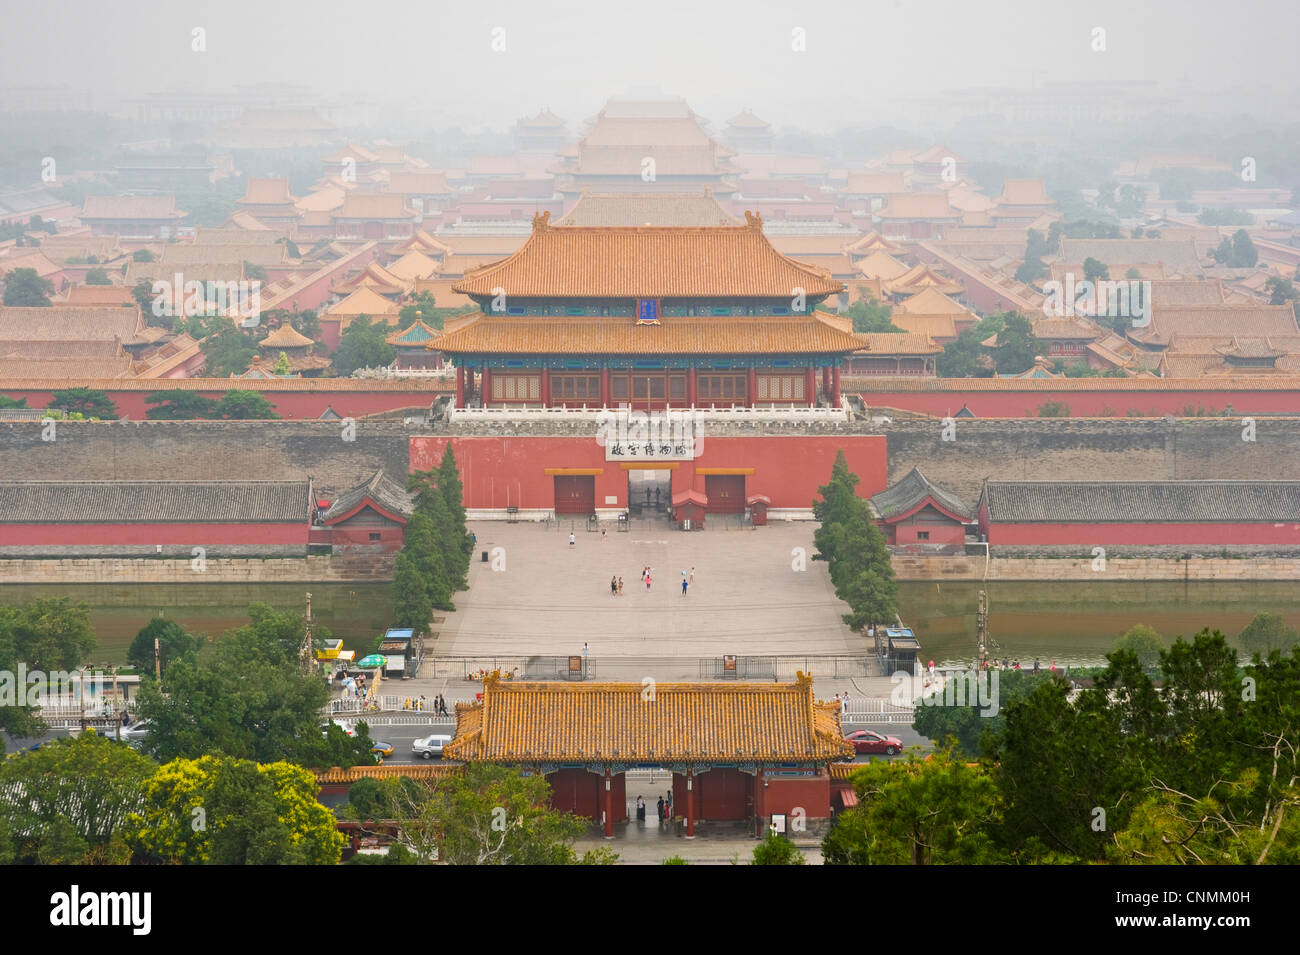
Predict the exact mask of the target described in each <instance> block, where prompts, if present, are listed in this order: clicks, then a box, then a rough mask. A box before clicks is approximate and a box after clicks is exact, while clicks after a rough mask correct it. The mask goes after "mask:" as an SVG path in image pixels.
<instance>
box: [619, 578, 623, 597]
mask: <svg viewBox="0 0 1300 955" xmlns="http://www.w3.org/2000/svg"><path fill="white" fill-rule="evenodd" d="M618 595H619V596H620V597H621V596H623V578H622V577H620V578H619V579H618Z"/></svg>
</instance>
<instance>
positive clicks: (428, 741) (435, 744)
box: [411, 735, 451, 759]
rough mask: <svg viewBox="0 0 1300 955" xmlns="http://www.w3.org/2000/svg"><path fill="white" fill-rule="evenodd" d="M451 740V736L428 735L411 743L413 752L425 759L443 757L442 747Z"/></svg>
mask: <svg viewBox="0 0 1300 955" xmlns="http://www.w3.org/2000/svg"><path fill="white" fill-rule="evenodd" d="M450 742H451V737H450V736H439V735H434V736H426V737H424V738H423V739H417V740H414V741H413V742H412V743H411V752H412V753H413V754H415V755H416V756H420V757H422V758H424V759H433V757H435V756H437V757H438V758H439V759H441V758H442V748H443V747H444V746H446V745H447V744H448V743H450Z"/></svg>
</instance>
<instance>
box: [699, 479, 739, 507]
mask: <svg viewBox="0 0 1300 955" xmlns="http://www.w3.org/2000/svg"><path fill="white" fill-rule="evenodd" d="M704 493H705V494H706V495H708V498H709V513H710V514H741V513H744V510H745V475H743V474H706V475H705V476H704Z"/></svg>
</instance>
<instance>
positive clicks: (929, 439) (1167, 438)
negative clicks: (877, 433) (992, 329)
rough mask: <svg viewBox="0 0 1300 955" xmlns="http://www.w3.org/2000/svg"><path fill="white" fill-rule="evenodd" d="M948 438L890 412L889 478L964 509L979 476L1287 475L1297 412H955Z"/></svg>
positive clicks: (1298, 466) (1299, 474)
mask: <svg viewBox="0 0 1300 955" xmlns="http://www.w3.org/2000/svg"><path fill="white" fill-rule="evenodd" d="M953 424H954V427H955V429H956V430H955V435H954V438H955V439H954V440H952V441H944V440H943V433H942V429H943V424H942V422H941V421H940V420H938V419H931V420H918V419H907V420H904V419H901V418H900V419H896V420H895V421H894V422H893V423H892V424H888V425H885V426H883V428H881V429H880V430H881V431H883V433H884V434H885V436H886V437H887V439H888V441H889V481H890V483H891V484H892V483H893V482H895V481H897V480H899V479H900V478H902V477H903V476H904V475H906V474H907V472H908V471H910V470H911V469H912V468H913V467H919V468H920V469H921V470H922V471H924V472H925V475H926V477H928V478H929V479H930V480H932V481H934V482H935V483H937V484H939V485H940V486H941V487H944V488H947V489H948V490H950V491H952V492H953V493H955V494H957V495H959V496H960V497H962V498H964V499H965V500H966V502H967V503H968V504H969V505H971V506H972V507H974V506H975V504H976V502H977V501H978V499H979V493H980V487H981V484H982V482H983V480H984V479H985V478H992V479H995V480H1003V481H1174V480H1196V479H1200V480H1212V479H1217V480H1277V481H1280V480H1295V479H1298V478H1300V418H1266V417H1260V418H1257V419H1255V440H1254V441H1243V440H1242V430H1243V427H1242V423H1241V419H1240V418H1180V419H1177V420H1175V419H1168V418H1156V419H1122V418H1121V419H1111V420H1107V419H1097V418H1087V419H1078V418H1046V419H1034V418H1027V419H1008V418H998V419H983V418H958V419H956V420H955V421H954V422H953Z"/></svg>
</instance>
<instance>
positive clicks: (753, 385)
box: [745, 368, 758, 408]
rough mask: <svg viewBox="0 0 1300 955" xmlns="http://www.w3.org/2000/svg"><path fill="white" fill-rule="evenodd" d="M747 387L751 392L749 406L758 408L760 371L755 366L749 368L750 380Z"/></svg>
mask: <svg viewBox="0 0 1300 955" xmlns="http://www.w3.org/2000/svg"><path fill="white" fill-rule="evenodd" d="M745 388H746V390H748V392H749V406H750V407H751V408H757V407H758V373H757V372H756V371H755V370H754V369H753V368H750V369H749V375H748V382H747V383H746V385H745Z"/></svg>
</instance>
